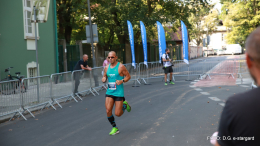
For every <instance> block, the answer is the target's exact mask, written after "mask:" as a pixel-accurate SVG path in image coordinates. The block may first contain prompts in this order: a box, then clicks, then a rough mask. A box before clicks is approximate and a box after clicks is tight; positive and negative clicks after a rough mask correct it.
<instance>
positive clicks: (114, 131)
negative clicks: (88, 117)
mask: <svg viewBox="0 0 260 146" xmlns="http://www.w3.org/2000/svg"><path fill="white" fill-rule="evenodd" d="M118 133H119V130H118V128H116V127H113V128H112V130H111V132H110V133H109V135H116V134H118Z"/></svg>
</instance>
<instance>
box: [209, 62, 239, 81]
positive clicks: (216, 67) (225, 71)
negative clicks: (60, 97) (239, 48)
mask: <svg viewBox="0 0 260 146" xmlns="http://www.w3.org/2000/svg"><path fill="white" fill-rule="evenodd" d="M205 68H206V70H209V71H207V72H206V78H207V77H209V78H210V79H211V77H210V75H229V76H228V78H229V77H232V78H233V79H234V75H235V74H236V71H237V69H238V61H237V60H223V61H220V60H206V61H205Z"/></svg>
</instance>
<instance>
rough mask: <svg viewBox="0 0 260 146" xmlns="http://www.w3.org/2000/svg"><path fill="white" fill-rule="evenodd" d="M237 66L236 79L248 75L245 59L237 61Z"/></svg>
mask: <svg viewBox="0 0 260 146" xmlns="http://www.w3.org/2000/svg"><path fill="white" fill-rule="evenodd" d="M238 63H239V66H238V72H237V74H238V77H239V78H243V75H245V74H247V75H249V71H248V68H247V65H246V60H245V59H239V60H238Z"/></svg>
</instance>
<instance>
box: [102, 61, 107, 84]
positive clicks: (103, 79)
mask: <svg viewBox="0 0 260 146" xmlns="http://www.w3.org/2000/svg"><path fill="white" fill-rule="evenodd" d="M107 69H108V65H107V66H106V67H105V69H104V74H103V78H102V82H103V83H105V82H106V81H107Z"/></svg>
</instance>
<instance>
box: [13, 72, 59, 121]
mask: <svg viewBox="0 0 260 146" xmlns="http://www.w3.org/2000/svg"><path fill="white" fill-rule="evenodd" d="M37 82H38V84H39V87H38V86H37ZM21 84H22V85H25V86H26V87H27V91H26V92H23V93H22V92H21V93H20V95H21V100H22V101H21V102H22V109H23V110H24V111H23V112H22V114H23V113H24V112H26V111H27V112H28V113H30V114H31V116H33V117H35V116H34V115H33V114H32V112H31V111H30V109H32V108H36V107H38V106H43V108H42V109H41V110H43V109H44V108H45V107H46V106H47V105H48V104H49V105H50V106H52V108H53V109H55V110H56V108H55V107H54V106H53V104H52V100H51V96H50V89H51V88H50V86H51V83H50V76H48V75H46V76H40V77H32V78H24V79H22V82H21ZM14 116H15V115H14ZM14 116H13V117H14Z"/></svg>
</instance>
